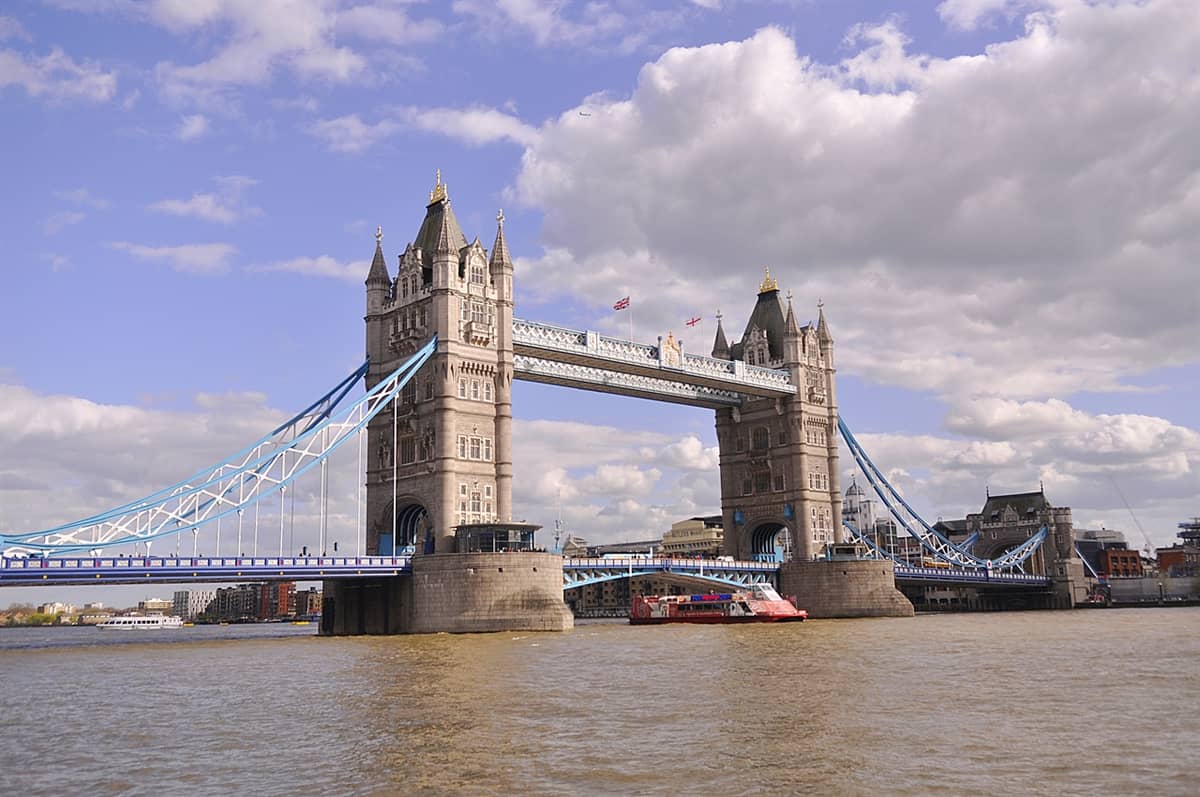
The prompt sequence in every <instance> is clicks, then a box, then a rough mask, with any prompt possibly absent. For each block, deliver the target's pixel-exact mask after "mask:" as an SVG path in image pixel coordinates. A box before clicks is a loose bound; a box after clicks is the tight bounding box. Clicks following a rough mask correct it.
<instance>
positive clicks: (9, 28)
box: [0, 16, 33, 41]
mask: <svg viewBox="0 0 1200 797" xmlns="http://www.w3.org/2000/svg"><path fill="white" fill-rule="evenodd" d="M32 38H33V37H31V36H30V35H29V31H27V30H25V27H24V26H23V25H21V23H20V22H18V21H17V20H15V19H13V18H12V17H5V16H0V41H3V40H5V39H22V40H24V41H31V40H32Z"/></svg>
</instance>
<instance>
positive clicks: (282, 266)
mask: <svg viewBox="0 0 1200 797" xmlns="http://www.w3.org/2000/svg"><path fill="white" fill-rule="evenodd" d="M370 265H371V264H370V263H369V262H365V261H349V262H343V261H340V260H337V259H336V258H333V257H330V256H329V255H318V256H316V257H294V258H292V259H291V260H280V261H278V262H275V263H267V264H264V265H255V266H250V267H249V270H250V271H286V272H291V273H293V274H304V275H307V276H311V277H333V278H334V279H340V280H346V281H347V282H354V283H362V281H363V280H364V279H366V275H367V271H368V270H369V269H370Z"/></svg>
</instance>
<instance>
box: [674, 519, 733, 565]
mask: <svg viewBox="0 0 1200 797" xmlns="http://www.w3.org/2000/svg"><path fill="white" fill-rule="evenodd" d="M724 541H725V530H724V528H723V527H722V525H721V516H720V515H710V516H708V517H691V518H688V519H687V520H681V521H679V522H678V523H672V524H671V528H670V530H669V531H667V533H666V534H664V535H663V538H662V542H661V543H660V545H659V551H660V552H661V553H662V555H663V556H681V557H692V556H707V557H715V556H718V555H719V554H720V553H721V547H722V545H724Z"/></svg>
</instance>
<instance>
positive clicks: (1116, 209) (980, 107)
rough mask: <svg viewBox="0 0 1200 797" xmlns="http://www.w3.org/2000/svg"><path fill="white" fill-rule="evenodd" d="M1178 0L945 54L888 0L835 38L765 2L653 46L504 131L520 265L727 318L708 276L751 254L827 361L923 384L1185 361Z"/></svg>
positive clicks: (1015, 392) (1054, 14) (1057, 19)
mask: <svg viewBox="0 0 1200 797" xmlns="http://www.w3.org/2000/svg"><path fill="white" fill-rule="evenodd" d="M1193 8H1194V7H1193V6H1192V5H1191V4H1190V3H1187V2H1185V1H1184V0H1157V2H1151V3H1145V4H1132V3H1111V4H1110V3H1105V4H1082V3H1070V4H1061V7H1058V8H1055V9H1052V10H1049V11H1045V12H1041V13H1038V14H1034V15H1030V16H1029V17H1028V18H1027V26H1026V29H1025V32H1024V33H1023V34H1021V35H1019V36H1018V37H1017V38H1015V39H1013V40H1012V41H1007V42H1001V43H997V44H994V45H991V46H990V47H988V48H987V50H986V51H985V52H984V53H982V54H980V55H975V56H963V57H957V58H950V59H945V58H938V57H933V56H926V55H921V54H911V53H909V52H908V47H909V46H910V44H909V43H908V42H907V41H906V39H905V37H904V35H903V34H902V32H901V31H900V29H899V28H898V27H897V26H898V23H897V22H896V21H894V20H893V21H889V22H887V23H886V24H884V25H883V26H875V27H872V28H856V29H855V30H854V31H852V32H851V37H850V40H851V41H852V42H857V44H856V45H855V46H857V47H859V48H860V49H858V51H856V52H851V53H850V54H849V55H847V56H846V58H845V59H843V61H841V62H839V63H836V64H818V63H814V62H813V61H812V60H811V59H808V58H805V57H803V56H801V55H799V54H798V53H797V52H796V50H795V46H794V43H793V42H792V41H791V40H790V39H789V38H788V37H787V35H785V34H784V33H783V32H781V31H779V30H776V29H773V28H767V29H764V30H762V31H760V32H758V33H757V34H755V35H754V36H752V37H751V38H749V39H747V40H745V41H740V42H730V43H725V44H714V45H706V46H703V47H692V48H676V49H673V50H670V51H669V52H667V53H665V54H664V55H663V56H662V57H660V58H659V59H657V60H656V61H654V62H652V63H650V64H647V65H646V66H645V67H644V68H643V69H642V72H641V74H640V76H639V78H638V82H637V85H636V86H635V87H634V89H633V91H632V93H631V94H630V95H629V96H628V97H625V98H620V97H607V96H597V97H590V98H587V99H586V101H585V103H584V105H585V106H586V107H587V108H588V110H589V113H590V114H591V116H590V117H580V116H579V115H578V113H577V110H576V109H569V110H567V111H565V112H564V113H562V114H561V115H560V116H558V117H557V118H555V119H552V120H550V121H549V122H547V123H546V124H544V125H542V126H541V128H540V129H539V135H538V136H537V138H536V139H534V141H533V143H532V144H531V145H528V146H527V148H526V151H525V153H524V156H523V159H522V168H521V172H520V173H519V175H518V177H517V179H516V183H515V185H514V187H513V191H512V193H513V196H514V198H515V199H517V200H519V201H521V202H523V203H525V204H527V205H530V206H533V207H537V208H540V209H542V210H543V212H544V214H545V223H544V227H543V230H542V238H543V241H544V243H545V244H546V250H545V252H544V253H543V255H541V256H540V257H533V258H525V259H523V260H522V261H521V262H519V263H518V266H519V267H520V268H523V269H524V270H523V272H522V275H523V283H522V285H523V286H524V287H523V289H524V290H533V291H537V292H540V293H536V294H535V295H537V297H538V298H539V299H542V300H545V299H549V298H550V296H549V294H548V293H547V292H549V291H555V290H557V291H559V292H560V294H561V293H565V294H568V295H570V296H571V297H572V298H573V299H575V300H576V301H579V302H582V303H584V304H586V305H590V306H592V307H594V308H595V309H596V312H597V315H598V316H601V317H600V319H599V320H598V323H599V324H600V325H601V326H603V324H605V323H609V324H611V323H613V322H612V319H611V318H610V317H609V315H608V314H606V313H605V314H604V315H601V313H602V312H603V310H604V308H605V307H606V305H607V303H609V302H611V299H609V298H608V297H609V294H611V293H612V291H613V286H623V285H624V284H626V283H628V282H632V285H631V286H630V287H631V288H632V290H633V291H634V300H635V302H636V301H639V300H640V301H641V305H640V306H641V310H640V312H639V314H638V323H639V325H643V329H642V331H641V333H640V334H643V335H651V334H657V333H660V332H661V330H662V329H664V328H666V327H668V326H669V325H671V324H673V323H675V321H674V319H677V318H678V317H680V315H681V313H683V312H691V308H716V307H721V306H722V305H724V307H723V309H724V310H725V312H726V319H727V322H726V330H727V333H730V334H732V335H733V336H735V337H736V336H738V335H740V333H741V328H740V324H739V319H738V316H736V315H733V313H742V314H745V313H748V311H749V309H750V305H751V299H752V296H747V298H746V300H745V301H744V302H743V303H742V305H741V306H730V305H729V302H728V300H727V299H726V298H725V297H728V296H730V295H739V294H738V293H737V291H738V290H739V289H740V291H741V294H742V295H744V294H746V293H748V291H747V290H746V285H747V274H748V273H749V272H752V271H754V270H756V269H757V268H758V267H760V266H761V265H770V266H772V272H773V273H774V274H776V275H777V276H778V277H779V280H780V283H781V285H782V286H783V287H785V288H794V289H796V290H797V291H799V292H800V293H801V296H799V297H798V304H799V305H800V306H799V308H798V312H799V313H800V317H801V319H806V318H807V319H811V318H812V316H813V315H815V313H814V310H815V308H814V307H813V305H815V303H816V299H817V298H818V297H822V298H824V300H825V303H826V314H827V316H828V318H829V321H830V323H831V324H832V328H833V333H834V336H835V339H836V340H837V342H838V344H839V349H838V352H839V353H838V357H839V360H840V364H841V365H842V367H843V368H844V369H845V370H847V371H849V372H852V373H857V374H860V375H862V376H865V377H866V378H868V379H871V380H873V381H878V382H882V383H886V384H892V385H900V386H904V387H910V388H916V389H922V390H932V391H935V392H938V393H941V394H944V395H948V396H953V395H958V394H992V395H1001V396H1006V397H1013V398H1021V397H1024V398H1043V397H1047V396H1052V395H1063V394H1066V393H1070V392H1074V391H1076V390H1085V389H1091V390H1114V389H1119V388H1121V387H1122V385H1123V383H1124V382H1123V380H1124V379H1125V378H1126V377H1128V376H1130V375H1132V374H1136V373H1140V372H1142V371H1144V370H1146V369H1148V368H1153V367H1157V366H1164V365H1172V364H1182V363H1189V362H1194V361H1195V360H1196V350H1195V346H1194V344H1193V341H1194V340H1195V339H1196V338H1197V337H1198V336H1200V319H1197V317H1196V315H1195V313H1194V312H1193V311H1192V310H1191V304H1192V303H1193V299H1194V296H1195V295H1196V293H1197V291H1198V290H1200V276H1198V275H1197V272H1196V271H1195V268H1194V263H1195V262H1197V260H1200V234H1198V233H1197V230H1198V229H1200V227H1198V226H1197V225H1196V224H1194V223H1191V224H1189V223H1188V222H1187V221H1186V220H1187V219H1192V220H1193V222H1194V220H1196V219H1197V218H1200V191H1198V186H1200V174H1198V173H1197V170H1196V165H1195V159H1194V147H1193V146H1192V141H1194V140H1196V139H1200V122H1198V121H1197V119H1196V117H1195V115H1194V114H1191V113H1190V111H1189V110H1188V109H1189V108H1191V107H1193V106H1194V105H1195V104H1196V103H1197V102H1200V84H1197V82H1196V80H1195V77H1194V75H1195V68H1196V61H1195V52H1194V47H1192V44H1194V42H1195V40H1196V37H1197V36H1198V35H1200V22H1198V21H1197V18H1196V16H1195V14H1194V13H1191V10H1192V9H1193ZM1029 86H1037V87H1038V90H1037V91H1036V92H1030V91H1029V90H1028V87H1029ZM1080 86H1087V87H1088V90H1087V91H1080V88H1079V87H1080ZM700 121H702V122H703V123H699V122H700ZM650 264H652V267H646V266H648V265H650ZM605 285H607V286H608V289H607V290H605V289H602V288H601V286H605ZM531 286H534V287H531ZM731 292H732V293H731ZM741 317H742V318H744V317H745V316H744V315H742V316H741ZM1046 341H1053V345H1045V342H1046ZM697 343H699V344H700V346H697V347H695V348H693V350H696V349H697V348H706V347H707V346H706V345H705V344H708V341H703V342H699V341H698V342H697Z"/></svg>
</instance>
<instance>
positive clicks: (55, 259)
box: [42, 252, 71, 272]
mask: <svg viewBox="0 0 1200 797" xmlns="http://www.w3.org/2000/svg"><path fill="white" fill-rule="evenodd" d="M42 260H45V261H46V262H47V263H49V264H50V270H51V271H54V272H59V271H66V270H67V269H68V268H69V267H70V265H71V258H69V257H68V256H66V255H60V254H56V253H54V252H44V253H43V254H42Z"/></svg>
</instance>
